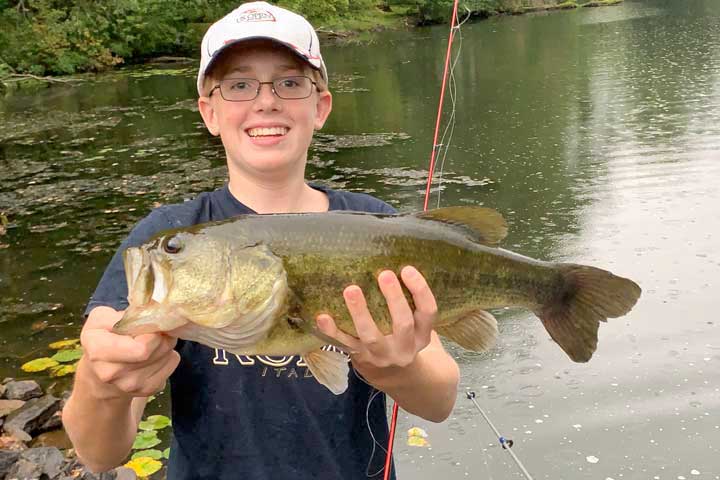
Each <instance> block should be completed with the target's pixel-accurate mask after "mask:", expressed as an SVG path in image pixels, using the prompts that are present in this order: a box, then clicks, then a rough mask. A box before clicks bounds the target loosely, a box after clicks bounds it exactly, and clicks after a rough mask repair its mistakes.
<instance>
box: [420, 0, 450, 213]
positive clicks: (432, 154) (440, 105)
mask: <svg viewBox="0 0 720 480" xmlns="http://www.w3.org/2000/svg"><path fill="white" fill-rule="evenodd" d="M457 11H458V0H455V1H454V2H453V12H452V17H451V18H452V20H451V22H450V34H449V35H448V44H447V52H446V53H445V68H444V70H443V78H442V86H441V87H440V100H439V101H438V113H437V118H436V120H435V134H434V135H433V146H432V150H431V152H430V167H429V168H428V181H427V186H426V187H425V203H424V205H423V211H426V210H427V208H428V202H429V200H430V187H431V186H432V177H433V171H434V170H435V156H436V155H437V151H438V147H439V145H438V133H439V132H440V121H441V120H442V109H443V103H444V101H445V85H446V84H447V77H448V67H449V65H450V56H451V53H452V42H453V40H454V39H455V30H456V28H455V22H456V20H457Z"/></svg>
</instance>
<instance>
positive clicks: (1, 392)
mask: <svg viewBox="0 0 720 480" xmlns="http://www.w3.org/2000/svg"><path fill="white" fill-rule="evenodd" d="M6 389H7V387H6V386H5V385H0V398H3V397H4V396H5V390H6ZM0 478H2V477H0Z"/></svg>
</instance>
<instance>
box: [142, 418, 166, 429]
mask: <svg viewBox="0 0 720 480" xmlns="http://www.w3.org/2000/svg"><path fill="white" fill-rule="evenodd" d="M169 426H170V419H169V418H168V417H166V416H165V415H150V416H149V417H148V418H147V419H146V420H143V421H142V422H140V425H139V427H140V430H162V429H163V428H166V427H169Z"/></svg>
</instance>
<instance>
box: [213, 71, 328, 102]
mask: <svg viewBox="0 0 720 480" xmlns="http://www.w3.org/2000/svg"><path fill="white" fill-rule="evenodd" d="M263 85H272V91H273V93H274V94H275V95H277V96H278V98H282V99H284V100H300V99H303V98H307V97H309V96H310V94H311V93H312V89H313V87H314V86H315V87H316V86H317V82H314V81H312V79H311V78H310V77H305V76H294V77H282V78H276V79H275V80H273V81H272V82H261V81H260V80H257V79H255V78H226V79H224V80H220V83H218V84H217V85H215V86H214V87H213V88H212V90H210V93H209V94H208V97H209V96H211V95H212V94H213V92H214V91H215V90H217V89H220V95H221V96H222V98H223V99H225V100H227V101H228V102H248V101H250V100H255V99H256V98H257V96H258V95H260V88H261V87H262V86H263Z"/></svg>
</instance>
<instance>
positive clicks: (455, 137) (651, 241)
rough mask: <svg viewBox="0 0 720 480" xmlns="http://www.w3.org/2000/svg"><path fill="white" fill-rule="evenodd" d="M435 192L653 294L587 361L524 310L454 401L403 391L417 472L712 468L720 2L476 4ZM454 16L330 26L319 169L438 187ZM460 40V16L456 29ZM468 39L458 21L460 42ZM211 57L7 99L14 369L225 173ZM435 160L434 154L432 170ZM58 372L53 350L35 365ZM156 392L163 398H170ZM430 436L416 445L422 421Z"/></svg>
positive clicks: (63, 329) (8, 307)
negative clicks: (492, 10) (403, 25)
mask: <svg viewBox="0 0 720 480" xmlns="http://www.w3.org/2000/svg"><path fill="white" fill-rule="evenodd" d="M460 32H461V38H462V43H461V51H460V54H459V60H458V62H457V65H456V68H455V70H454V80H455V84H454V85H455V96H454V98H455V100H456V104H455V108H454V109H453V108H452V106H451V102H450V100H451V98H450V97H448V102H447V104H446V107H445V108H446V115H445V122H444V125H447V124H448V121H449V120H450V117H451V112H453V111H454V119H455V123H454V130H453V131H452V137H451V138H450V137H449V136H446V137H445V140H444V141H443V143H444V144H445V145H449V148H448V150H447V155H446V156H443V158H444V165H443V173H442V176H441V178H442V181H441V182H439V181H438V182H436V185H435V186H436V188H435V189H434V192H433V197H432V203H433V204H437V202H438V191H441V195H440V197H439V203H440V205H459V204H482V205H485V206H490V207H493V208H496V209H498V210H499V211H501V212H502V213H503V214H504V215H505V216H506V217H507V219H508V222H509V224H510V234H509V236H508V238H507V240H506V241H505V242H504V247H506V248H509V249H511V250H514V251H517V252H520V253H523V254H526V255H530V256H534V257H538V258H543V259H550V260H558V261H560V260H562V261H573V262H582V263H591V264H593V265H597V266H600V267H604V268H608V269H610V270H612V271H614V272H616V273H618V274H620V275H623V276H627V277H630V278H633V279H634V280H636V281H637V282H638V283H639V284H640V285H641V287H642V288H643V296H642V297H641V299H640V302H639V303H638V305H637V306H636V308H635V309H634V310H633V311H632V312H631V313H630V314H629V315H628V316H626V317H623V318H621V319H616V320H611V321H610V322H608V323H607V324H604V325H602V326H601V329H600V341H599V346H598V351H597V352H596V354H595V356H594V357H593V359H592V360H591V361H590V362H589V363H588V364H573V363H572V362H571V361H570V360H568V358H567V357H566V356H565V354H564V353H563V352H562V351H561V350H560V349H559V348H558V347H557V346H556V345H555V344H554V343H553V342H552V341H551V340H550V339H549V336H548V335H547V333H546V332H545V330H544V328H543V327H542V325H541V324H540V322H539V321H538V320H537V319H536V318H535V317H533V316H531V315H529V314H526V313H524V312H515V311H508V312H503V313H502V314H501V315H500V318H501V336H500V340H499V342H498V345H497V347H496V348H495V349H493V350H492V351H490V352H488V353H485V354H482V355H478V354H471V353H467V352H464V351H463V350H461V349H459V348H456V347H454V346H448V348H449V349H450V350H451V351H452V353H453V355H455V357H456V358H457V359H458V362H459V364H460V366H461V369H462V382H461V386H460V389H461V390H460V395H459V398H458V402H457V406H456V408H455V411H454V412H453V415H452V417H451V418H450V420H448V421H447V422H445V423H443V424H439V425H434V424H430V423H428V422H425V421H422V420H420V419H418V418H416V417H413V416H409V415H407V414H403V413H401V416H400V420H399V423H398V434H397V437H396V449H397V450H396V452H397V456H396V459H397V468H398V472H399V473H400V476H401V478H413V479H436V478H439V477H441V476H442V478H446V479H455V478H457V479H461V478H483V479H510V478H524V477H523V476H522V474H521V473H520V471H519V469H518V468H517V467H516V466H515V464H514V463H513V462H512V459H511V458H510V456H509V455H508V454H507V452H504V451H503V450H502V449H501V448H500V447H499V446H498V445H497V439H496V438H494V437H495V436H494V434H493V433H492V431H491V429H490V428H489V427H488V425H487V424H486V423H485V422H484V420H483V418H482V417H481V416H480V414H479V413H478V411H477V410H476V409H475V406H474V405H473V404H472V403H471V402H470V401H469V400H468V399H467V398H466V397H465V393H466V392H469V391H474V392H476V399H477V401H478V403H479V404H480V405H481V406H482V408H483V409H484V410H485V412H486V413H487V414H488V416H489V417H490V418H491V420H492V421H493V423H494V424H495V426H496V427H497V428H498V429H499V430H500V432H501V433H502V434H503V435H504V436H505V437H508V438H511V439H513V440H514V442H515V446H514V448H513V451H514V452H515V454H516V455H517V456H518V457H519V458H520V459H521V461H522V463H523V464H524V465H525V467H526V468H527V470H528V471H529V472H530V473H531V474H532V476H533V477H534V478H536V479H539V478H542V479H553V480H556V479H566V480H570V479H599V480H608V479H612V480H621V479H662V480H672V479H683V478H685V479H718V478H720V451H719V450H720V373H719V372H720V319H719V318H718V310H719V307H720V248H718V247H719V246H720V243H719V240H718V232H719V231H720V189H719V188H718V184H720V2H717V1H715V0H684V1H680V0H676V1H669V0H647V1H629V0H628V1H626V2H625V3H624V4H622V5H620V6H617V7H606V8H597V9H579V10H577V11H570V12H555V13H550V14H538V15H526V16H518V17H504V18H494V19H491V20H487V21H482V22H477V23H466V24H464V25H463V26H462V28H461V30H460ZM447 35H448V26H438V27H432V28H424V29H419V30H415V31H411V32H392V33H390V32H385V33H381V34H378V35H377V36H375V37H374V38H373V40H372V41H371V43H370V44H364V43H363V44H355V45H353V44H351V45H345V46H333V47H329V48H327V49H326V50H325V56H326V61H327V63H328V65H329V66H330V72H331V89H332V90H333V92H334V100H335V102H334V111H333V114H332V116H331V119H330V121H329V122H328V124H327V125H326V128H325V129H324V130H323V132H322V134H321V135H319V136H318V138H317V139H316V142H315V144H314V147H313V149H312V152H311V159H310V165H309V168H308V173H309V176H310V178H312V179H316V180H318V181H321V182H324V183H326V184H329V185H331V186H334V187H338V188H345V189H351V190H358V191H366V192H370V193H373V194H374V195H376V196H379V197H381V198H383V199H385V200H387V201H389V202H390V203H392V204H393V205H395V206H396V207H397V208H399V209H400V210H402V211H412V210H418V209H421V208H422V201H423V193H424V182H425V178H426V175H427V165H428V161H429V154H430V149H431V147H432V135H433V129H434V125H435V113H436V108H437V98H438V93H439V88H440V82H441V76H442V65H443V60H444V54H445V47H446V42H447ZM458 40H459V39H458ZM456 45H460V43H459V42H457V43H456ZM195 68H196V65H195V64H194V63H193V64H181V65H174V66H169V67H168V66H162V67H150V66H147V67H142V68H133V69H127V70H123V71H118V72H113V73H109V74H104V75H100V76H97V77H96V78H93V79H91V81H88V82H85V83H82V84H79V85H76V86H71V85H55V86H52V87H51V88H43V89H41V90H34V91H21V92H15V93H10V94H7V95H6V96H5V97H4V98H2V99H0V122H1V123H0V125H1V127H0V211H4V212H5V214H6V215H7V216H8V218H9V219H10V222H11V228H10V229H9V230H8V232H7V234H5V235H4V236H0V291H1V292H2V295H0V378H2V377H4V376H13V377H19V376H21V373H20V372H19V366H20V365H21V364H22V363H24V362H26V361H28V360H30V359H32V358H36V357H38V356H43V355H46V354H47V353H48V349H47V347H46V345H47V344H48V343H50V342H52V341H54V340H58V339H61V338H66V337H68V338H72V337H77V335H78V333H79V329H80V326H81V313H82V310H83V308H84V304H85V302H86V300H87V297H88V296H89V295H90V293H91V292H92V290H93V289H94V286H95V284H96V283H97V281H98V279H99V277H100V275H101V273H102V269H103V268H104V266H105V264H106V263H107V261H108V260H109V257H110V256H111V255H112V253H113V252H114V250H115V248H117V245H118V244H119V242H120V240H121V239H122V238H123V236H124V235H125V234H126V233H127V231H128V229H129V228H130V227H131V225H132V224H133V223H134V222H136V221H137V220H138V219H139V218H141V217H143V216H144V215H145V214H146V213H147V212H148V210H149V209H150V208H152V207H153V205H157V204H161V203H169V202H177V201H181V200H182V199H184V198H188V197H191V196H192V195H194V194H196V193H198V192H200V191H204V190H208V189H212V188H215V187H218V186H220V185H222V183H223V181H224V177H225V175H226V174H225V169H224V157H223V152H222V148H221V146H220V144H219V143H218V142H217V141H216V140H215V139H213V138H211V137H210V136H209V135H208V134H207V133H206V132H205V130H204V127H203V125H202V123H201V121H200V117H199V114H198V113H197V110H196V108H195V100H194V98H195V95H196V93H195V86H194V73H195ZM436 176H438V178H439V173H436ZM26 376H29V377H31V378H36V379H39V380H42V381H43V382H44V383H45V384H46V385H47V384H49V383H50V382H51V380H50V379H48V378H45V377H43V376H42V375H39V374H34V375H26ZM164 402H165V400H164V399H163V398H162V397H161V398H160V399H159V400H158V401H157V402H156V403H155V404H154V405H155V406H154V407H153V408H154V409H156V410H157V411H163V410H164V409H165V408H166V405H165V404H164ZM413 426H419V427H422V428H424V429H425V430H427V432H428V435H429V438H428V440H429V441H430V444H431V446H430V447H411V446H408V445H407V433H406V432H407V429H408V428H410V427H413Z"/></svg>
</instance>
